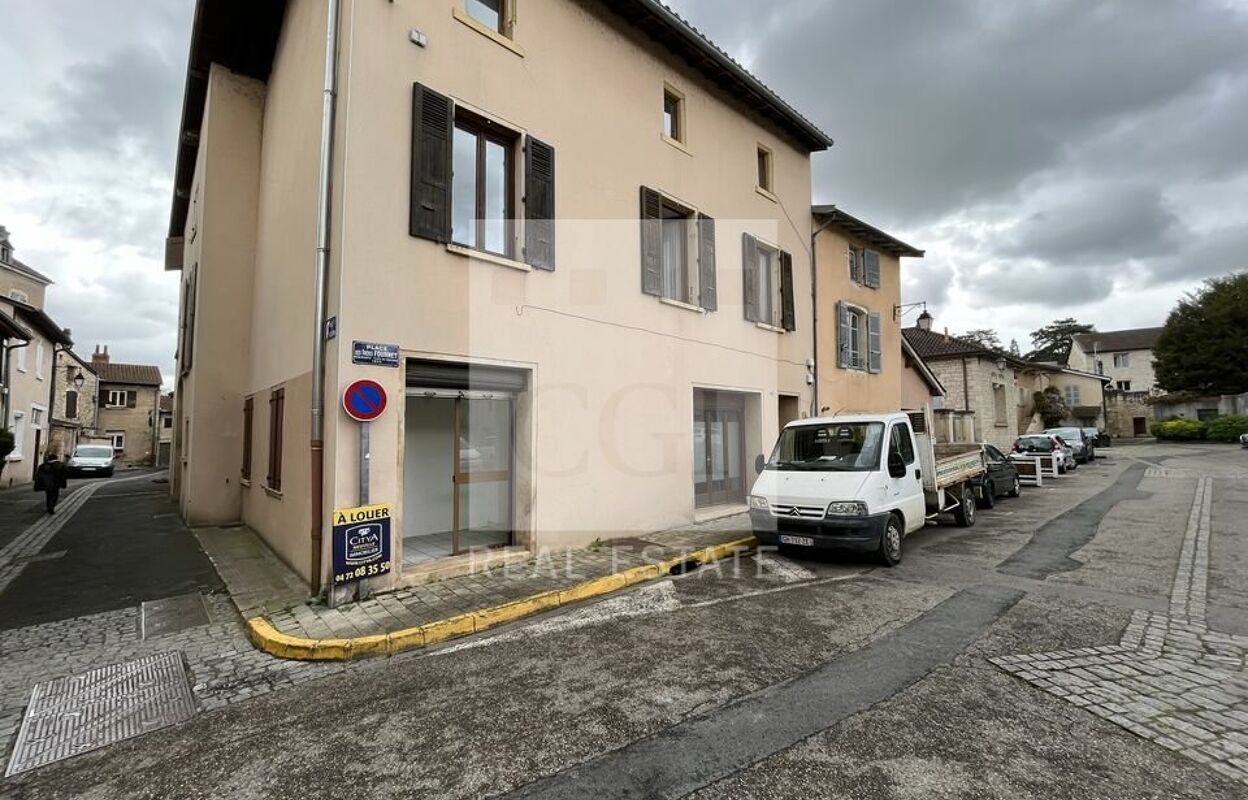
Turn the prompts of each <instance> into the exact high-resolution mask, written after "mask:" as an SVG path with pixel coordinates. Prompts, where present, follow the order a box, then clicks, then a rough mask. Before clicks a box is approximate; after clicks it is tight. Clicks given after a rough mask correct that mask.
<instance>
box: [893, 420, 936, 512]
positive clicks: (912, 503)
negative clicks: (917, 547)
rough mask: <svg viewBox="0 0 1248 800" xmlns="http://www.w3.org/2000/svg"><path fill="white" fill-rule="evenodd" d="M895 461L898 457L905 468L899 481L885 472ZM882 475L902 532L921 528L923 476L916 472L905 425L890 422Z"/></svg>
mask: <svg viewBox="0 0 1248 800" xmlns="http://www.w3.org/2000/svg"><path fill="white" fill-rule="evenodd" d="M896 458H900V459H901V461H902V463H903V464H905V466H906V471H905V474H904V475H902V476H901V477H899V478H895V477H893V476H892V475H891V474H889V470H888V463H889V461H890V460H894V459H896ZM884 476H885V479H886V480H887V483H886V486H887V487H888V488H887V489H886V491H887V493H888V496H889V500H890V502H891V504H892V505H893V506H894V507H895V508H899V509H901V513H902V515H904V516H905V518H906V533H910V532H911V531H916V530H918V529H919V528H922V527H923V523H924V519H925V516H926V513H927V504H926V502H925V501H924V499H923V477H922V476H923V473H922V471H921V470H920V469H919V461H918V458H917V457H916V456H915V452H914V436H913V435H912V434H911V433H910V424H909V423H907V422H895V423H893V427H892V428H891V429H890V430H889V432H888V459H887V460H885V462H884Z"/></svg>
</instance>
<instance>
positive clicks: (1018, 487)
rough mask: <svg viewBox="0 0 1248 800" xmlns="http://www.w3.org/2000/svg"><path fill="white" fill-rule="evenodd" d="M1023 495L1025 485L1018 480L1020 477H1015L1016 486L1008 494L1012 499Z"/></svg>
mask: <svg viewBox="0 0 1248 800" xmlns="http://www.w3.org/2000/svg"><path fill="white" fill-rule="evenodd" d="M1022 493H1023V483H1022V481H1020V480H1019V479H1018V476H1017V475H1015V476H1014V486H1013V487H1011V488H1010V491H1009V492H1008V494H1009V495H1010V497H1019V496H1020V495H1022Z"/></svg>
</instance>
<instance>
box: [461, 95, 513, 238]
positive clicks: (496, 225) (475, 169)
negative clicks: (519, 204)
mask: <svg viewBox="0 0 1248 800" xmlns="http://www.w3.org/2000/svg"><path fill="white" fill-rule="evenodd" d="M515 145H516V134H515V133H514V132H513V131H509V130H507V129H505V128H503V127H502V126H500V125H498V124H496V123H493V122H490V121H488V120H484V119H482V118H480V117H477V116H474V115H472V114H468V113H466V112H463V111H459V112H458V113H456V115H455V136H454V146H453V150H454V154H453V161H452V173H453V184H452V187H451V202H452V214H451V240H452V241H453V242H455V243H456V244H462V245H464V246H465V247H473V248H476V249H477V250H485V251H486V252H489V253H494V254H496V255H500V256H506V257H508V258H510V257H511V255H512V253H513V250H514V248H513V246H512V219H513V217H514V213H513V210H512V205H513V196H514V194H515V168H514V166H513V164H512V161H513V158H512V153H513V151H514V150H515Z"/></svg>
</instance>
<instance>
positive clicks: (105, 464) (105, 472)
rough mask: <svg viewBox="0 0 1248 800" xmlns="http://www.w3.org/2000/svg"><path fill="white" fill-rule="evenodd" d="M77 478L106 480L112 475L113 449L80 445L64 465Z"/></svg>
mask: <svg viewBox="0 0 1248 800" xmlns="http://www.w3.org/2000/svg"><path fill="white" fill-rule="evenodd" d="M66 466H67V467H68V469H69V474H70V475H73V476H75V477H79V478H90V477H97V476H98V477H102V478H108V477H111V476H112V474H113V448H112V445H107V444H80V445H78V446H77V447H76V448H74V454H73V455H72V456H70V459H69V464H67V465H66Z"/></svg>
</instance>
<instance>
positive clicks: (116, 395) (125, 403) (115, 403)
mask: <svg viewBox="0 0 1248 800" xmlns="http://www.w3.org/2000/svg"><path fill="white" fill-rule="evenodd" d="M102 397H103V398H104V406H105V407H106V408H134V401H133V400H132V398H134V397H135V394H134V393H133V392H131V391H130V390H129V389H109V390H108V391H107V392H106V393H104V394H103V395H102Z"/></svg>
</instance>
